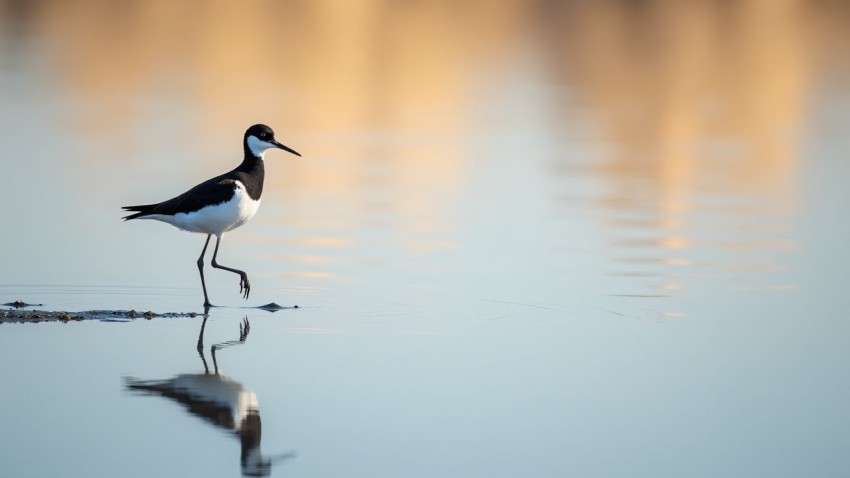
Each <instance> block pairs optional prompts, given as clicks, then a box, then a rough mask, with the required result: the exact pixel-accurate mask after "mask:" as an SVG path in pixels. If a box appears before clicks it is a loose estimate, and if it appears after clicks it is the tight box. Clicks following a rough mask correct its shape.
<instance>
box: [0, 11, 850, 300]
mask: <svg viewBox="0 0 850 478" xmlns="http://www.w3.org/2000/svg"><path fill="white" fill-rule="evenodd" d="M0 4H2V5H3V14H4V15H7V16H11V17H12V18H9V19H8V20H7V21H8V22H10V23H18V22H21V23H27V24H28V25H29V27H28V28H30V30H31V31H33V32H34V34H33V35H34V36H35V37H37V38H39V42H40V43H39V45H40V46H41V47H42V48H44V49H45V50H47V51H48V53H47V55H46V56H47V58H48V59H49V64H48V66H47V67H46V68H47V69H48V71H49V72H50V77H51V81H52V82H54V83H55V85H56V88H57V89H59V90H61V91H63V92H65V94H66V96H67V97H68V98H70V100H69V103H70V106H68V107H66V108H63V109H61V112H60V113H61V114H63V115H65V116H64V120H65V122H66V123H67V124H68V125H69V128H70V129H72V130H77V131H80V130H81V131H82V132H84V133H89V134H91V135H92V136H94V137H108V136H111V135H123V136H126V137H130V138H135V137H137V136H139V134H138V132H139V131H147V130H148V129H150V130H153V131H155V132H156V134H157V137H162V136H161V135H165V136H166V138H165V139H164V140H163V141H169V140H174V137H169V136H168V134H173V135H174V136H175V137H180V138H183V137H184V136H190V137H193V138H195V137H197V138H205V139H204V141H203V142H202V143H204V144H202V145H199V146H198V147H199V148H208V149H206V150H205V151H204V153H205V154H206V153H208V156H203V157H216V158H221V157H231V156H232V155H230V154H221V153H219V152H220V151H233V154H238V153H239V151H238V143H237V142H236V141H237V136H236V133H234V132H241V131H242V130H244V128H245V126H246V125H247V124H250V123H253V122H256V121H265V122H268V123H270V124H273V125H275V127H276V128H278V129H279V130H280V131H281V135H282V137H283V138H284V142H287V143H289V144H290V145H291V146H293V147H294V148H295V149H298V150H299V151H301V152H302V153H304V156H305V157H304V158H303V160H302V159H299V160H294V159H292V158H288V159H287V161H286V163H285V166H280V164H275V165H274V166H272V167H270V168H269V169H270V170H273V173H274V174H269V175H268V176H267V181H268V183H269V184H268V188H269V190H271V191H274V192H273V193H270V194H269V195H268V196H269V199H265V197H264V201H265V203H264V208H265V211H266V212H265V213H266V214H267V216H266V217H267V219H259V220H263V221H267V222H269V223H272V224H274V225H276V226H281V227H284V226H285V227H289V226H292V225H295V226H296V229H298V230H299V231H298V233H299V234H298V235H297V237H292V238H287V239H283V240H282V241H284V242H285V243H286V245H288V246H295V247H299V248H302V249H303V250H301V251H298V252H297V253H296V255H294V256H291V257H289V258H288V259H286V260H287V261H289V262H299V261H301V263H308V264H318V263H319V262H320V261H324V260H327V261H328V263H335V261H334V258H332V257H330V255H331V254H332V253H333V252H334V251H338V250H341V249H351V248H354V247H359V246H361V245H363V244H364V243H366V242H367V240H366V239H364V238H363V237H357V238H352V235H351V231H352V230H355V229H357V230H367V229H369V230H372V229H378V230H381V231H382V232H384V233H385V234H384V235H383V236H382V237H381V238H379V240H375V241H374V243H375V244H376V246H375V248H376V249H379V250H380V249H381V248H382V247H384V246H387V245H392V246H394V247H398V248H399V249H401V250H403V251H405V252H413V253H421V254H427V253H439V252H440V251H445V250H453V249H456V248H459V246H460V245H459V244H458V237H467V236H464V235H463V234H453V232H454V231H455V229H457V228H462V227H467V226H466V225H465V224H461V223H460V222H457V221H456V217H455V212H456V211H457V210H458V209H459V205H463V204H465V203H468V202H469V200H470V199H471V197H472V196H480V195H492V196H499V195H500V194H503V191H504V190H505V189H506V188H504V185H505V183H510V182H512V181H513V180H514V179H515V178H514V177H513V176H512V175H511V171H512V170H511V169H508V168H507V167H506V166H505V165H504V164H503V163H501V162H500V161H503V160H505V158H503V157H498V156H497V154H494V153H496V152H497V151H492V150H491V149H488V147H490V145H491V144H492V143H497V144H499V145H500V146H504V145H505V144H511V143H512V142H513V141H520V142H521V140H522V139H523V138H525V137H528V136H530V137H532V138H534V139H535V141H532V143H533V144H532V145H531V147H529V148H523V149H522V153H523V154H522V155H521V156H519V157H516V158H514V157H511V158H509V160H510V161H522V164H523V166H524V167H525V168H528V169H534V170H543V171H556V172H559V173H558V174H557V175H556V176H555V177H544V175H541V178H543V179H539V180H536V181H538V182H533V181H530V180H529V181H528V182H527V183H522V187H521V188H517V189H516V191H518V192H513V193H512V194H515V196H509V199H507V200H503V201H502V203H501V204H502V205H506V206H511V205H513V204H514V203H521V205H523V204H522V199H523V197H521V196H535V195H538V194H539V192H540V191H541V190H545V189H546V188H547V187H549V186H550V184H549V182H551V183H553V184H555V188H557V187H558V186H557V185H558V184H565V185H564V186H563V187H561V188H560V189H563V190H566V189H568V188H569V186H571V185H572V184H573V183H572V182H571V181H575V177H574V176H573V175H576V174H578V175H581V174H584V175H586V176H587V177H588V178H585V179H588V180H593V181H598V182H600V183H602V184H603V185H604V188H602V191H603V192H601V193H598V194H595V195H593V196H592V197H591V200H590V201H588V203H590V204H591V205H592V206H594V207H595V208H596V210H595V211H594V213H593V216H594V220H596V221H598V223H599V224H602V226H603V227H602V232H601V234H602V235H603V236H604V237H603V238H602V239H603V240H602V241H599V242H601V243H603V244H608V245H613V247H614V248H615V249H616V251H615V252H614V254H603V255H605V256H606V257H611V256H614V257H625V259H622V260H621V261H619V262H621V263H627V264H632V265H636V266H640V267H638V269H639V270H635V271H622V270H614V271H611V274H612V275H615V276H622V277H625V276H628V277H632V278H634V277H641V276H657V275H663V273H662V272H660V271H658V270H654V266H670V267H671V268H697V267H717V268H719V269H724V268H723V266H716V264H729V263H731V264H746V263H748V260H744V259H746V258H743V257H737V256H735V253H736V252H741V251H743V252H745V253H746V252H749V251H752V250H759V251H763V250H769V251H772V252H774V253H775V254H774V255H771V256H769V257H766V258H759V259H758V261H759V264H762V263H764V264H766V266H765V267H767V268H770V267H774V268H781V267H780V266H779V265H778V264H779V263H781V261H782V260H783V259H782V256H781V255H779V254H778V253H779V252H788V251H793V250H795V248H796V247H797V245H796V243H795V242H794V240H793V239H790V238H789V236H788V235H789V234H791V233H792V232H793V224H791V222H790V220H789V218H791V217H793V215H794V214H795V211H796V210H797V209H798V208H799V207H800V205H799V202H800V200H799V197H798V196H799V194H800V193H799V190H798V188H799V186H798V185H799V178H798V170H799V169H800V168H799V163H800V161H801V157H800V148H801V142H802V141H803V139H804V138H802V131H801V123H802V122H803V121H805V119H806V117H807V111H806V107H807V104H808V103H807V102H808V98H809V96H810V95H811V94H812V90H813V89H814V87H813V84H815V82H816V81H819V80H820V79H821V78H822V77H824V76H826V75H829V74H831V72H832V71H833V70H840V69H842V68H845V69H846V64H847V62H848V61H847V58H846V55H845V54H844V52H843V51H842V49H841V48H840V47H839V45H848V44H850V38H848V33H847V32H848V31H850V28H848V25H850V22H848V15H846V13H847V7H846V6H844V5H842V4H841V3H840V2H825V3H820V2H808V1H805V0H753V1H748V2H714V1H707V0H706V1H693V2H672V1H662V2H622V1H615V0H600V1H594V2H543V3H539V2H536V3H532V2H525V1H521V0H515V1H510V0H508V1H502V2H489V1H480V0H479V1H472V2H460V3H441V2H401V3H399V2H384V1H378V0H371V1H364V2H348V1H343V0H324V1H322V0H320V1H311V2H277V1H271V0H267V1H256V2H251V3H250V4H249V6H248V5H246V4H243V3H238V2H205V3H203V4H197V3H192V2H168V1H151V2H134V3H128V4H124V3H115V2H112V1H109V0H87V1H79V2H53V3H35V4H32V5H31V6H30V7H28V8H30V10H29V11H28V13H27V14H26V15H23V14H21V13H15V12H17V10H15V9H14V8H11V7H9V5H11V4H12V2H6V3H0ZM15 15H19V16H20V17H15ZM824 71H826V73H823V72H824ZM520 111H523V112H525V111H531V113H526V114H528V115H530V116H532V117H533V118H532V119H533V120H534V121H533V122H531V123H529V124H522V123H520V122H519V121H516V122H513V121H512V119H514V118H517V117H519V118H520V119H524V117H523V116H521V115H520V114H519V112H520ZM278 125H279V126H278ZM504 125H509V126H510V128H503V129H500V128H501V127H502V126H504ZM585 125H586V127H585ZM494 131H495V133H494ZM290 138H292V140H293V142H291V143H290V140H289V139H290ZM576 138H578V140H579V141H580V142H581V144H582V145H583V146H586V149H587V151H590V152H593V153H598V154H596V156H594V157H595V158H601V159H592V160H591V159H586V158H584V157H582V159H580V160H578V162H586V163H589V167H586V168H584V169H578V168H575V167H574V166H575V165H574V164H573V161H575V160H574V159H568V158H570V157H572V156H571V155H570V154H566V153H567V152H575V151H572V150H570V151H566V149H567V148H571V147H574V146H575V143H572V142H571V141H575V140H576ZM135 141H136V142H137V143H136V144H135V146H136V147H137V148H136V149H135V150H131V151H129V152H127V154H126V157H122V159H125V160H126V161H127V162H128V163H129V162H138V163H145V162H147V161H151V160H152V158H151V157H150V156H153V154H152V153H146V152H145V150H144V144H142V141H144V140H143V139H136V140H135ZM198 142H200V141H198ZM522 144H523V145H525V143H522ZM565 145H566V146H565ZM128 146H132V145H128ZM583 151H584V150H579V153H581V152H583ZM213 152H215V154H214V155H213V154H212V153H213ZM576 154H578V153H576ZM491 156H493V157H491ZM81 160H82V161H86V162H88V163H89V164H88V165H89V166H97V165H101V166H102V165H103V164H108V163H109V162H110V161H114V158H110V157H109V156H108V155H82V156H81ZM162 161H163V163H165V164H168V163H169V162H171V161H173V159H172V158H168V159H166V160H162ZM157 164H160V163H157ZM226 165H227V166H228V167H229V166H230V164H229V163H226ZM482 168H491V169H493V170H495V171H497V172H499V171H501V172H499V173H498V174H494V175H493V176H491V177H489V176H488V172H489V171H482ZM500 168H501V169H500ZM78 170H83V171H85V168H69V172H70V174H80V175H82V174H83V173H80V172H78ZM505 171H507V172H505ZM577 171H578V172H577ZM481 177H485V178H488V177H489V178H490V180H491V181H492V182H493V183H497V184H495V185H492V184H491V185H487V186H486V187H485V186H481V184H482V183H480V182H478V181H479V180H480V178H481ZM493 178H495V179H493ZM541 182H546V183H545V184H541ZM484 184H487V183H486V181H485V182H484ZM284 195H285V202H286V204H287V208H288V209H286V210H284V209H283V208H282V207H279V206H277V205H276V203H275V202H274V201H276V200H277V201H278V202H280V203H282V202H283V199H284ZM717 198H720V199H723V200H722V201H714V200H715V199H717ZM498 199H499V197H494V202H497V203H498V201H497V200H498ZM488 205H489V203H488ZM533 206H534V207H539V204H536V203H535V204H534V205H533ZM526 209H528V207H526ZM522 212H523V211H521V212H520V213H522ZM500 213H501V212H500V211H497V212H493V211H482V212H481V215H493V214H500ZM511 213H512V214H517V212H516V211H511ZM568 215H573V216H574V215H576V211H574V210H570V211H569V212H568ZM736 216H737V218H736ZM559 217H560V216H559ZM766 218H772V219H773V221H768V220H766ZM510 219H511V218H510V215H509V214H507V213H506V217H505V219H504V221H510ZM734 219H738V220H734ZM545 220H547V221H552V222H556V221H557V219H555V218H553V217H548V216H547V217H545ZM305 229H306V230H305ZM709 233H711V234H709ZM469 236H475V237H481V236H486V234H479V235H474V234H470V235H469ZM487 237H489V236H487ZM370 239H371V238H370ZM490 240H492V241H496V239H490ZM645 248H650V249H653V250H654V254H653V253H647V251H639V253H640V257H638V258H633V257H629V256H631V255H634V254H635V253H636V251H637V250H638V249H645ZM329 250H330V252H328V251H329ZM317 251H319V252H317ZM705 251H721V252H722V253H724V254H726V255H727V256H724V257H723V258H721V259H719V260H711V261H707V260H703V259H702V258H700V257H696V255H698V254H699V253H701V252H705ZM381 252H383V251H381ZM326 254H327V255H326ZM375 255H377V254H375ZM319 258H321V259H319ZM309 261H318V262H313V263H311V262H309ZM336 262H339V261H336ZM712 264H715V265H714V266H712ZM643 266H645V267H643ZM732 269H735V267H734V266H732ZM724 270H728V269H724ZM309 274H320V275H321V274H324V273H308V275H309ZM671 281H672V279H671ZM676 283H677V284H678V283H679V281H676Z"/></svg>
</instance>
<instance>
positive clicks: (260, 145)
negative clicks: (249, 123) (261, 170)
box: [246, 136, 274, 159]
mask: <svg viewBox="0 0 850 478" xmlns="http://www.w3.org/2000/svg"><path fill="white" fill-rule="evenodd" d="M246 142H247V143H248V149H249V150H250V151H251V154H253V155H254V156H256V157H258V158H260V159H263V153H265V152H266V150H267V149H269V148H273V147H274V145H272V144H269V143H266V142H265V141H263V140H261V139H260V138H258V137H256V136H248V140H247V141H246Z"/></svg>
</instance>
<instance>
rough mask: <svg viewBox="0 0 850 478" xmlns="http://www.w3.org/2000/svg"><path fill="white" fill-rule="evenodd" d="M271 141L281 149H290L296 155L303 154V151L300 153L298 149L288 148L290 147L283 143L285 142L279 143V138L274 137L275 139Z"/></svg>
mask: <svg viewBox="0 0 850 478" xmlns="http://www.w3.org/2000/svg"><path fill="white" fill-rule="evenodd" d="M269 143H271V144H273V145H275V146H277V147H278V148H280V149H282V150H284V151H289V152H290V153H292V154H294V155H295V156H301V153H299V152H298V151H295V150H294V149H292V148H288V147H286V146H284V145H283V144H281V143H278V142H277V140H274V139H273V140H271V141H269Z"/></svg>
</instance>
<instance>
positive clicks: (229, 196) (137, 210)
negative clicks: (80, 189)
mask: <svg viewBox="0 0 850 478" xmlns="http://www.w3.org/2000/svg"><path fill="white" fill-rule="evenodd" d="M272 148H278V149H282V150H284V151H287V152H289V153H292V154H294V155H296V156H299V157H300V156H301V154H300V153H298V152H297V151H295V150H294V149H291V148H289V147H287V146H284V145H283V144H281V143H280V142H278V141H277V140H276V139H275V136H274V131H273V130H272V129H271V128H270V127H268V126H266V125H264V124H255V125H253V126H251V127H250V128H248V129H247V130H246V131H245V135H244V137H243V139H242V149H243V152H244V158H243V159H242V162H241V163H240V164H239V166H237V167H236V168H235V169H233V170H232V171H229V172H227V173H224V174H221V175H219V176H216V177H214V178H212V179H208V180H206V181H204V182H202V183H200V184H198V185H197V186H195V187H193V188H192V189H190V190H188V191H186V192H184V193H183V194H180V195H179V196H175V197H173V198H171V199H169V200H167V201H163V202H159V203H155V204H145V205H140V206H123V207H122V209H123V210H124V211H125V212H132V214H129V215H127V216H124V217H123V218H122V219H124V221H129V220H131V219H154V220H157V221H162V222H165V223H167V224H171V225H172V226H175V227H177V228H178V229H180V230H183V231H188V232H196V233H201V234H206V235H207V239H206V242H204V248H203V249H202V250H201V256H200V257H199V258H198V261H197V264H198V271H199V272H200V275H201V288H202V289H203V291H204V307H205V308H209V307H211V306H212V304H210V299H209V295H207V285H206V282H205V281H204V255H205V254H206V252H207V246H209V243H210V238H211V237H212V236H215V238H216V239H215V250H214V251H213V256H212V261H211V263H210V264H211V265H212V267H213V268H216V269H223V270H226V271H230V272H233V273H235V274H239V293H240V294H242V296H243V298H245V299H246V300H247V299H248V295H249V294H250V292H251V283H250V282H249V281H248V274H246V273H245V272H244V271H241V270H239V269H234V268H232V267H226V266H223V265H221V264H219V263H218V262H216V257H217V256H218V246H219V245H220V244H221V236H222V235H223V234H224V233H225V232H228V231H232V230H234V229H236V228H237V227H239V226H241V225H243V224H245V223H246V222H248V221H249V220H250V219H251V218H252V217H254V215H255V214H256V213H257V210H258V209H259V207H260V198H261V196H262V194H263V179H264V176H265V168H264V166H263V155H264V154H265V152H266V150H268V149H272Z"/></svg>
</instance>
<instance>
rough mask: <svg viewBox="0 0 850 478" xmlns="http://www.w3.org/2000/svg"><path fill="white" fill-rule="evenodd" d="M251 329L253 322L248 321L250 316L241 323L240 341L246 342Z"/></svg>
mask: <svg viewBox="0 0 850 478" xmlns="http://www.w3.org/2000/svg"><path fill="white" fill-rule="evenodd" d="M250 331H251V324H249V323H248V317H245V319H244V320H243V321H242V322H241V323H240V324H239V341H240V342H244V341H245V339H247V338H248V332H250Z"/></svg>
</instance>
